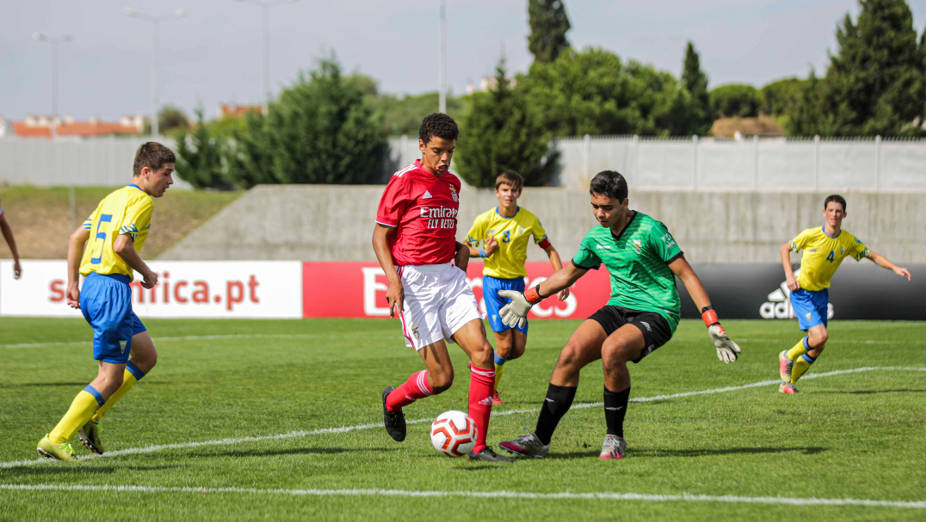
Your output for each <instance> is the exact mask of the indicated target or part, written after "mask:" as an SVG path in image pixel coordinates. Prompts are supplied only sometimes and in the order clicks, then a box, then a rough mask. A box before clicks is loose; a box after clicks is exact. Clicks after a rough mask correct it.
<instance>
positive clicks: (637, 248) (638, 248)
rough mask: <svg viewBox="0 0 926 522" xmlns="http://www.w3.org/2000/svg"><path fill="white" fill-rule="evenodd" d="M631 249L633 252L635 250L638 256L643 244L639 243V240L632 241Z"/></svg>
mask: <svg viewBox="0 0 926 522" xmlns="http://www.w3.org/2000/svg"><path fill="white" fill-rule="evenodd" d="M633 248H634V250H636V251H637V253H638V254H639V253H640V252H641V251H642V250H643V243H641V242H640V240H639V239H634V240H633Z"/></svg>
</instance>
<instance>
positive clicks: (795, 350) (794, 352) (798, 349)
mask: <svg viewBox="0 0 926 522" xmlns="http://www.w3.org/2000/svg"><path fill="white" fill-rule="evenodd" d="M806 342H807V338H806V337H804V338H803V339H801V340H800V341H798V342H797V344H795V345H794V346H792V347H791V349H789V350H788V359H791V360H792V361H795V360H796V359H797V358H798V357H800V356H802V355H804V354H805V353H807V346H806V345H805V344H804V343H806ZM792 371H793V370H792Z"/></svg>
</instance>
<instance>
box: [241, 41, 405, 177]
mask: <svg viewBox="0 0 926 522" xmlns="http://www.w3.org/2000/svg"><path fill="white" fill-rule="evenodd" d="M364 94H365V92H364V90H363V88H362V86H361V84H360V82H357V81H352V80H349V79H345V78H344V77H343V76H342V75H341V68H340V65H339V64H338V63H337V61H336V60H335V59H334V58H330V59H325V60H321V61H320V62H319V66H318V68H317V69H316V70H314V71H311V72H310V73H309V76H308V77H306V76H305V75H304V74H302V75H300V77H299V79H298V81H297V82H296V83H295V84H294V85H293V86H291V87H289V88H287V89H285V90H284V91H283V92H282V93H281V94H280V96H279V98H278V99H277V100H276V101H275V102H273V103H271V104H270V107H269V110H268V113H267V116H266V117H265V119H264V120H263V123H264V125H263V126H262V127H260V126H256V125H255V127H254V128H255V129H261V128H262V129H263V131H265V132H266V134H267V139H268V141H269V150H270V152H271V153H272V155H271V157H270V159H269V160H270V162H271V166H270V170H271V172H272V177H273V178H274V179H276V180H277V181H279V182H280V183H337V184H342V183H343V184H349V183H372V182H375V181H379V178H380V177H381V176H380V170H381V168H380V167H381V165H382V163H383V161H384V157H385V152H386V147H387V143H386V138H385V136H384V134H383V131H382V123H381V122H379V121H377V120H376V118H375V117H374V115H373V110H372V108H371V107H370V105H369V103H368V102H367V101H366V100H365V98H364Z"/></svg>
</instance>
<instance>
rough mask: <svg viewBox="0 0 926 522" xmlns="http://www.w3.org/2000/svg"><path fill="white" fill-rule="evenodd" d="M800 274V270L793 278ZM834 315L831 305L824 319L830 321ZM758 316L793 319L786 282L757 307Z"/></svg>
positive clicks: (792, 309) (789, 291)
mask: <svg viewBox="0 0 926 522" xmlns="http://www.w3.org/2000/svg"><path fill="white" fill-rule="evenodd" d="M800 274H801V271H800V269H798V270H795V271H794V277H797V276H799V275H800ZM834 314H835V311H834V308H833V303H828V304H827V306H826V318H827V319H832V318H833V315H834ZM759 316H760V317H761V318H762V319H793V318H794V308H792V307H791V290H790V289H789V288H788V282H787V281H782V282H781V284H780V285H778V288H776V289H775V290H774V291H773V292H772V293H770V294H768V300H767V301H765V302H764V303H762V304H761V305H760V306H759Z"/></svg>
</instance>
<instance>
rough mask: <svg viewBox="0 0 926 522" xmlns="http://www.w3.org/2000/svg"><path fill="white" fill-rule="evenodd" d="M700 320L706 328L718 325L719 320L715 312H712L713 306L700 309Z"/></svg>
mask: <svg viewBox="0 0 926 522" xmlns="http://www.w3.org/2000/svg"><path fill="white" fill-rule="evenodd" d="M701 319H703V320H704V326H707V327H708V328H710V327H711V326H713V325H715V324H718V323H720V318H719V317H717V311H716V310H714V307H713V306H705V307H704V308H702V309H701Z"/></svg>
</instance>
